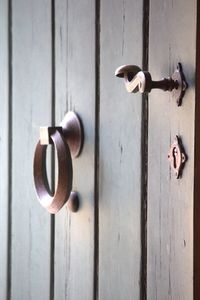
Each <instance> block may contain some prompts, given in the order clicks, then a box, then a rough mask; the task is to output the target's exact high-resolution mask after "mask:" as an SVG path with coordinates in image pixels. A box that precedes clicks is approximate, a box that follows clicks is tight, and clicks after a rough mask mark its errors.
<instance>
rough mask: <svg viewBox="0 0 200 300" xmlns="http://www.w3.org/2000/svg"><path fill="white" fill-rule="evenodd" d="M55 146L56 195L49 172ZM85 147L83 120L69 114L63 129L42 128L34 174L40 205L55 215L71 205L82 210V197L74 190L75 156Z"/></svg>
mask: <svg viewBox="0 0 200 300" xmlns="http://www.w3.org/2000/svg"><path fill="white" fill-rule="evenodd" d="M50 144H52V145H53V146H54V147H55V149H56V154H57V159H58V182H57V187H56V190H55V193H54V194H53V193H52V192H51V191H50V188H49V183H48V179H47V172H46V149H47V145H50ZM82 147H83V127H82V123H81V120H80V118H79V117H78V116H77V115H76V114H75V113H74V112H72V111H70V112H68V113H67V114H66V115H65V117H64V119H63V121H62V123H61V124H60V126H59V127H41V128H40V140H39V142H38V143H37V145H36V149H35V154H34V161H33V174H34V183H35V189H36V193H37V196H38V200H39V202H40V204H41V205H42V206H43V207H44V208H46V210H47V211H48V212H50V213H52V214H55V213H57V212H58V211H59V210H60V209H61V208H62V207H63V205H64V204H65V203H66V202H67V206H68V208H69V209H70V210H71V211H73V212H75V211H77V210H78V206H79V199H78V194H77V193H76V192H73V191H72V181H73V167H72V157H74V158H76V157H78V156H79V155H80V153H81V150H82Z"/></svg>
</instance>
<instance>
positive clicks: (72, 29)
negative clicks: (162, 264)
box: [55, 0, 95, 300]
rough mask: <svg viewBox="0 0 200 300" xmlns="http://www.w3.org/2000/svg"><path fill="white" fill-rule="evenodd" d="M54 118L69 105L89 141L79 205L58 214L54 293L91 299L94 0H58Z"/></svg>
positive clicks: (80, 163)
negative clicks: (75, 208) (76, 210)
mask: <svg viewBox="0 0 200 300" xmlns="http://www.w3.org/2000/svg"><path fill="white" fill-rule="evenodd" d="M55 12H56V15H55V20H56V47H55V49H56V123H57V124H59V122H60V121H61V120H62V118H63V116H64V114H65V113H66V112H67V111H68V110H74V111H76V112H77V113H78V114H79V115H80V117H81V119H82V121H83V125H84V131H85V144H84V148H83V152H82V154H81V156H80V157H79V158H78V159H76V160H74V161H73V170H74V182H73V188H74V190H77V191H78V192H79V193H80V210H79V211H78V212H77V213H69V212H68V211H67V210H66V208H65V207H63V208H62V210H61V211H60V212H59V213H58V214H57V215H56V219H55V225H56V227H55V299H58V300H62V299H70V300H73V299H74V300H78V299H80V300H91V299H93V263H94V255H93V253H94V139H95V2H94V1H92V0H87V1H81V0H78V1H76V2H74V1H56V9H55Z"/></svg>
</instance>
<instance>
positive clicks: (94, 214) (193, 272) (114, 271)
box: [0, 0, 200, 300]
mask: <svg viewBox="0 0 200 300" xmlns="http://www.w3.org/2000/svg"><path fill="white" fill-rule="evenodd" d="M197 17H198V18H197ZM197 19H198V22H197ZM0 20H1V26H0V40H1V44H0V49H1V51H0V70H1V80H0V99H1V100H0V101H1V102H0V103H1V112H0V240H1V242H0V299H2V300H4V299H7V300H8V299H9V300H11V299H12V300H27V299H28V300H29V299H38V300H40V299H41V300H45V299H51V300H53V299H55V300H62V299H63V300H64V299H69V300H79V299H81V300H92V299H96V300H97V299H99V300H113V299H114V300H129V299H134V300H137V299H144V300H145V299H149V300H156V299H158V300H166V299H175V300H177V299H181V300H190V299H199V297H200V296H199V295H200V291H199V286H200V285H199V276H200V273H199V270H200V268H199V262H200V260H199V250H200V247H199V245H200V244H199V242H198V241H199V240H200V238H199V234H198V232H199V230H198V227H199V221H198V220H199V214H200V206H199V204H198V195H199V187H198V186H199V184H198V178H199V173H200V165H199V162H198V151H199V149H200V145H199V140H200V139H199V125H198V124H200V123H199V104H198V86H199V83H198V82H199V76H200V75H199V74H200V71H199V63H198V54H199V49H200V47H199V41H198V35H199V24H198V23H199V7H197V1H196V0H191V1H189V2H188V1H186V0H176V1H172V0H162V1H158V0H143V1H139V0H138V1H129V0H123V1H120V0H110V1H106V0H96V1H92V0H85V1H81V0H77V1H72V0H45V1H42V0H35V1H31V0H19V1H13V0H8V1H6V0H0ZM178 62H181V63H182V65H183V70H184V73H185V76H186V79H187V82H188V89H187V91H186V94H185V97H184V99H183V103H182V106H181V107H177V105H176V103H175V102H174V100H173V98H172V97H171V94H170V93H169V92H163V91H159V90H157V91H156V90H153V91H152V92H151V93H150V94H149V95H141V94H139V93H138V94H128V93H127V92H126V90H125V86H124V83H123V80H119V79H118V78H116V77H115V76H114V72H115V69H116V68H117V67H118V66H120V65H123V64H136V65H138V66H140V67H141V68H142V69H143V70H147V69H148V70H149V71H150V73H151V75H152V77H153V79H158V80H159V79H161V78H162V77H164V76H170V75H171V74H172V73H173V71H174V69H175V68H176V65H177V63H178ZM69 110H73V111H75V112H77V113H78V114H79V116H80V118H81V119H82V122H83V125H84V134H85V141H84V147H83V151H82V154H81V156H80V157H79V158H78V159H75V160H73V170H74V178H73V189H74V190H77V191H78V192H79V197H80V208H79V211H78V212H77V213H70V212H69V211H68V210H67V209H66V208H65V207H63V208H62V209H61V210H60V211H59V212H58V213H57V214H56V215H55V216H54V215H49V213H48V212H47V211H45V210H44V208H42V207H41V206H40V205H39V202H38V201H37V197H36V193H35V190H34V184H33V175H32V164H33V155H34V150H35V146H36V143H37V141H38V138H39V127H40V126H42V125H55V124H56V125H58V124H59V123H60V122H61V120H62V119H63V117H64V115H65V113H66V112H67V111H69ZM176 135H178V136H180V137H181V138H182V141H183V144H184V148H185V151H186V153H187V156H188V161H187V163H186V164H185V168H184V171H183V176H182V178H181V179H176V178H175V177H174V175H173V170H171V168H170V165H169V162H168V159H167V154H168V151H169V148H170V145H171V143H172V141H173V139H174V138H175V136H176ZM50 161H51V159H50ZM50 161H49V162H48V163H49V164H48V168H50ZM56 172H57V169H56V168H54V166H53V168H52V170H51V171H50V175H49V179H50V180H51V181H52V183H55V181H56V180H55V178H56V176H54V173H56Z"/></svg>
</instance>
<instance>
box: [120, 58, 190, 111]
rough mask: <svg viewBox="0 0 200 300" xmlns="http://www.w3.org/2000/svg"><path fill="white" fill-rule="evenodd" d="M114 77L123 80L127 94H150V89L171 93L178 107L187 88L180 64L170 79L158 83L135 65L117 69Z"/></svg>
mask: <svg viewBox="0 0 200 300" xmlns="http://www.w3.org/2000/svg"><path fill="white" fill-rule="evenodd" d="M115 76H117V77H121V78H124V82H125V87H126V89H127V91H128V92H129V93H136V92H138V91H139V92H140V93H150V92H151V90H152V89H161V90H163V91H172V96H173V98H175V100H176V102H177V105H178V106H180V105H181V103H182V99H183V96H184V94H185V90H186V89H187V86H188V85H187V82H186V80H185V76H184V74H183V70H182V65H181V63H178V66H177V69H176V70H175V71H174V73H173V75H172V76H171V77H168V78H163V79H161V80H159V81H153V80H152V78H151V74H150V73H149V72H147V71H142V70H141V69H140V68H139V67H138V66H135V65H124V66H121V67H119V68H117V69H116V71H115Z"/></svg>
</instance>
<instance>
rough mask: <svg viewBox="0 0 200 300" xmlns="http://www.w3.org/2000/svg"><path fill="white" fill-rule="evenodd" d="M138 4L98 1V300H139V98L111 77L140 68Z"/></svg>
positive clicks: (140, 50) (139, 6)
mask: <svg viewBox="0 0 200 300" xmlns="http://www.w3.org/2000/svg"><path fill="white" fill-rule="evenodd" d="M142 21H143V7H142V1H101V52H100V53H101V55H100V186H99V191H100V194H99V197H100V198H99V299H100V300H109V299H116V300H120V299H121V300H124V299H127V300H128V299H140V264H141V128H142V126H141V124H142V115H141V111H142V101H141V95H136V94H128V93H127V91H126V89H125V86H124V82H123V80H122V79H121V80H120V79H118V78H116V77H115V76H114V73H115V69H116V68H117V67H118V66H120V65H123V64H136V65H139V66H142V54H143V50H142Z"/></svg>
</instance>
